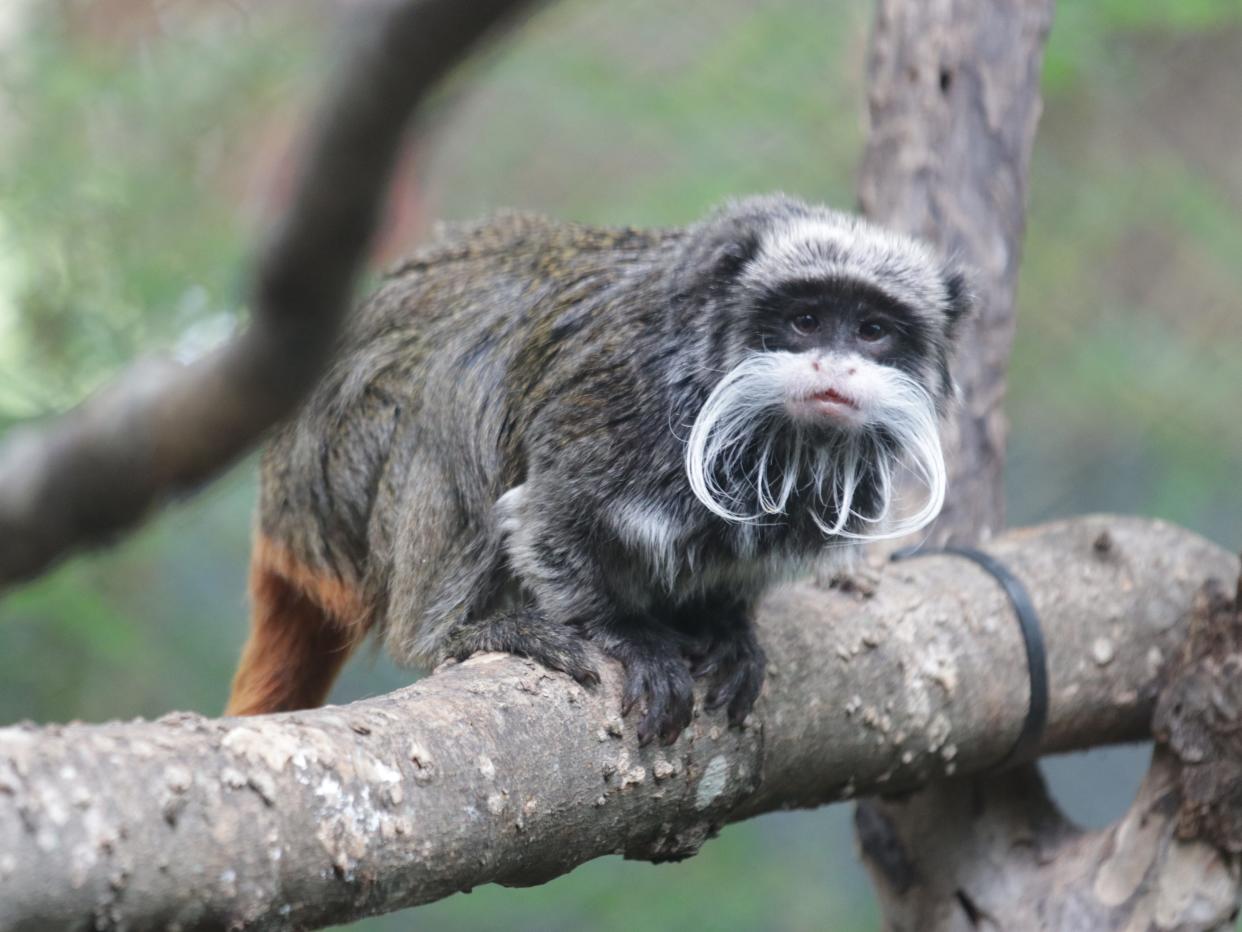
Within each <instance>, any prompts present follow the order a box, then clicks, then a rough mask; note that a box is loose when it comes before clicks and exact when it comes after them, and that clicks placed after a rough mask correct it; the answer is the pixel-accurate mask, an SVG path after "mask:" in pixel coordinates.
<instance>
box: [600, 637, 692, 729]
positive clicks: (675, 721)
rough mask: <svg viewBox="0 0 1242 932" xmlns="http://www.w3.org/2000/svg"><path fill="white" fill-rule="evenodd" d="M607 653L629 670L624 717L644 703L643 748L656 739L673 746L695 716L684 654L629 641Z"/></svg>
mask: <svg viewBox="0 0 1242 932" xmlns="http://www.w3.org/2000/svg"><path fill="white" fill-rule="evenodd" d="M605 650H607V652H608V653H609V654H611V655H612V656H614V657H616V658H617V659H618V660H620V661H621V663H622V665H623V666H624V667H625V691H624V692H623V693H622V696H621V714H622V715H629V714H630V710H631V709H633V708H634V707H635V706H636V705H638V704H639V701H640V700H641V702H642V706H643V714H642V718H641V719H639V722H638V743H639V745H640V746H641V745H647V744H650V743H651V739H652V738H654V737H656V735H659V736H660V743H662V744H672V743H673V742H674V741H676V740H677V736H678V735H680V734H681V733H682V731H683V730H684V729H685V727H686V726H687V725H689V724H690V717H691V715H692V714H693V713H694V680H692V679H691V678H690V671H689V670H688V669H687V668H686V663H685V661H684V660H683V659H682V656H681V651H680V650H678V649H677V648H676V646H671V645H669V644H667V643H665V642H663V641H645V640H636V641H625V642H623V643H621V644H616V645H612V646H611V647H607V648H605Z"/></svg>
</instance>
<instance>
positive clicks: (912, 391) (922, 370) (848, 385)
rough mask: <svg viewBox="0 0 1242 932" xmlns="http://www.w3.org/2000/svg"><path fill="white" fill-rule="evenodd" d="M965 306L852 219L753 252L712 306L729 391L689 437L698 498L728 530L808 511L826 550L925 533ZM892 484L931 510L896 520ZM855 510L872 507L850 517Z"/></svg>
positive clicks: (940, 281)
mask: <svg viewBox="0 0 1242 932" xmlns="http://www.w3.org/2000/svg"><path fill="white" fill-rule="evenodd" d="M963 292H964V287H963V284H962V280H961V277H960V275H958V274H957V273H956V272H955V271H952V270H947V269H946V267H945V265H944V263H942V262H941V261H939V260H938V259H936V258H935V257H934V256H933V254H931V253H930V251H929V250H927V249H926V247H924V246H922V245H921V244H919V243H917V242H916V241H913V240H910V239H907V238H905V237H899V236H896V235H893V234H890V233H887V232H885V231H881V230H879V229H878V228H875V227H872V226H870V225H867V224H865V223H863V222H862V221H859V220H857V219H856V218H853V217H848V216H846V215H839V214H835V213H832V212H828V211H822V212H818V213H814V212H813V213H811V214H809V215H807V216H798V217H795V218H792V219H786V220H784V221H782V222H779V223H776V224H774V225H772V226H770V227H769V228H767V229H765V230H763V231H761V232H760V233H759V234H758V235H756V236H754V237H753V241H752V247H751V250H750V254H749V255H748V256H747V257H746V258H745V260H744V261H743V262H742V263H740V264H739V268H738V270H737V273H736V276H735V277H734V279H733V280H732V282H731V283H730V285H729V289H728V291H727V292H726V294H727V295H728V297H727V299H726V300H724V301H722V302H721V303H720V305H718V307H719V309H720V311H721V322H722V325H723V326H724V327H725V328H726V329H727V330H728V331H729V335H728V336H727V337H726V338H723V339H720V340H719V341H718V343H717V345H718V346H720V347H721V352H722V354H723V355H725V356H726V359H724V360H722V364H720V365H719V368H720V369H723V370H724V371H725V375H724V376H723V377H722V378H721V379H720V380H719V382H718V383H717V384H716V385H715V386H714V387H713V388H712V391H711V393H710V395H709V397H708V399H707V401H706V403H705V404H704V405H703V407H702V409H701V411H700V412H699V413H698V416H697V418H696V420H695V422H694V426H693V429H692V431H691V435H690V442H689V445H688V449H687V457H686V466H687V474H688V476H689V478H690V483H691V487H692V488H693V489H694V492H695V494H696V496H697V497H698V498H699V499H700V501H702V502H703V503H704V504H705V505H706V506H707V507H708V508H709V509H710V510H712V511H713V512H715V513H716V514H718V515H720V516H721V517H725V518H728V519H729V520H734V521H746V520H771V519H770V516H771V515H777V514H783V513H785V512H786V511H787V509H788V508H791V507H794V506H795V505H802V506H806V507H809V508H810V509H811V512H812V515H813V517H814V518H815V520H816V522H817V523H818V524H819V526H820V527H821V529H822V530H823V531H824V532H825V533H826V534H830V535H835V536H844V537H860V538H875V537H884V536H896V535H898V534H903V533H908V532H910V531H911V530H914V529H916V528H918V527H921V526H923V525H925V524H927V523H928V522H930V521H931V520H932V519H933V518H934V517H935V516H936V514H937V513H938V512H939V510H940V507H941V504H942V502H943V498H944V491H945V488H944V487H945V468H944V459H943V456H942V454H941V449H940V440H939V424H938V409H939V407H941V405H942V404H943V402H944V400H945V399H946V398H947V396H948V395H949V393H950V385H951V383H950V379H949V374H948V362H947V360H948V350H949V344H950V342H951V340H952V335H953V330H954V326H955V323H956V319H957V317H958V315H959V314H960V311H961V310H962V309H963V308H964V305H965V297H964V294H963ZM902 473H907V474H909V475H910V476H912V477H913V478H914V480H915V481H916V483H917V484H919V485H922V486H923V487H924V488H925V490H926V493H927V494H926V498H925V500H924V502H923V504H922V506H921V507H919V508H917V509H915V510H913V512H912V513H906V514H902V515H897V514H896V511H897V510H896V509H893V508H890V505H892V504H893V500H894V498H895V495H896V491H897V488H898V486H900V485H904V484H906V483H902V482H900V481H899V479H900V477H901V474H902ZM863 501H866V502H871V503H876V504H875V507H874V508H869V509H868V510H867V511H866V513H863V512H860V511H859V510H857V505H858V503H860V502H863Z"/></svg>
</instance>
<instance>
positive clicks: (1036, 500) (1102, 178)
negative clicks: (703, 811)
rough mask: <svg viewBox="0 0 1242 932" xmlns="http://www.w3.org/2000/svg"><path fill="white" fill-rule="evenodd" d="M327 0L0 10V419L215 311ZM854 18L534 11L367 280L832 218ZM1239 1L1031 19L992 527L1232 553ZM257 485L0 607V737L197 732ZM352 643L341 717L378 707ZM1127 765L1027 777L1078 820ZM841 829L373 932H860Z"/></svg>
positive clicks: (419, 166)
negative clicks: (366, 703) (170, 718)
mask: <svg viewBox="0 0 1242 932" xmlns="http://www.w3.org/2000/svg"><path fill="white" fill-rule="evenodd" d="M350 5H351V4H350V3H348V2H344V0H339V2H337V3H335V4H334V3H330V2H327V0H317V2H313V3H312V2H302V3H292V2H287V0H286V2H279V3H277V2H270V0H269V2H267V3H261V2H258V0H250V2H242V0H200V2H170V0H95V2H72V0H55V2H52V0H45V2H38V3H36V2H33V0H31V2H19V0H6V2H5V3H4V4H3V5H0V430H3V429H5V428H7V427H9V426H11V425H12V424H14V423H17V422H19V421H22V420H26V419H31V418H38V417H41V416H45V415H47V414H49V413H51V412H55V411H57V410H60V409H62V408H64V407H66V406H68V405H70V404H72V403H73V402H74V401H75V400H77V399H79V398H81V397H82V396H83V395H84V394H85V393H86V392H88V391H89V390H91V389H92V388H93V387H95V386H97V385H99V384H100V383H101V382H103V381H104V380H105V379H106V378H107V377H108V375H109V374H110V373H111V372H113V371H115V370H116V369H117V368H118V367H119V366H121V365H123V364H124V363H125V361H126V360H129V359H131V358H133V357H135V356H137V355H140V354H142V353H144V352H151V351H168V350H171V351H174V352H176V353H178V354H181V355H183V356H192V355H194V354H195V353H197V352H201V351H202V349H203V348H204V347H206V346H210V345H211V344H212V343H213V342H215V341H217V340H219V339H221V338H222V337H223V336H224V335H225V334H227V333H228V332H229V330H230V328H231V327H232V326H233V323H234V321H235V320H237V319H239V318H240V317H241V316H242V315H243V314H244V309H242V308H241V307H239V304H238V302H239V294H240V292H241V287H240V286H241V282H242V281H243V280H244V275H245V270H246V256H247V250H248V247H249V245H250V244H251V243H252V242H253V239H254V236H255V234H256V231H258V230H259V229H261V226H262V222H263V219H264V218H265V217H270V215H271V213H272V211H273V209H274V208H275V207H276V206H277V205H278V204H279V202H280V199H281V197H282V192H283V191H284V189H285V179H286V176H287V172H288V168H289V160H290V153H291V152H292V151H293V150H294V148H295V146H296V139H297V132H298V130H297V127H298V125H299V120H300V118H301V117H302V116H303V114H304V109H305V107H306V105H307V103H308V101H309V100H310V99H311V97H312V95H313V93H314V90H315V89H316V87H318V86H319V84H320V82H321V81H322V80H323V78H324V73H325V69H324V67H323V64H322V63H323V62H324V60H325V49H327V48H329V47H330V45H331V42H330V38H331V36H332V35H333V32H334V27H335V26H336V24H337V22H338V18H339V17H340V16H341V15H348V14H349V12H350V9H349V8H350ZM870 13H871V8H870V4H869V3H865V2H845V0H831V2H826V0H767V2H763V3H760V2H758V0H682V2H681V3H678V4H668V3H659V2H656V0H612V2H602V0H565V2H561V3H555V4H552V5H550V6H549V7H547V8H546V9H544V10H543V11H542V12H541V13H539V14H538V15H537V16H535V17H533V18H532V19H531V20H530V21H529V22H527V23H525V24H524V25H523V26H522V27H521V28H520V29H519V30H518V31H517V32H516V33H515V34H514V35H513V36H511V37H510V39H509V41H507V42H506V43H505V44H504V45H503V46H502V47H501V48H499V49H497V50H496V51H495V52H493V53H491V54H489V55H488V56H486V58H485V60H483V61H481V62H479V63H477V64H476V65H474V66H473V67H471V68H470V69H469V71H468V73H467V74H466V75H464V76H463V77H462V78H461V79H459V80H457V81H456V82H455V83H454V84H453V85H452V86H451V87H450V88H449V89H448V91H447V92H446V93H445V94H443V95H442V98H441V100H440V104H439V106H438V107H437V108H436V111H435V113H434V114H433V115H432V118H431V119H429V120H428V122H427V125H426V132H425V133H424V134H423V136H422V137H421V138H420V140H419V141H418V143H417V144H416V145H415V147H414V148H413V151H412V154H411V156H410V158H409V160H408V164H407V166H406V169H405V172H404V175H403V178H402V181H401V183H400V185H399V187H398V191H397V194H396V196H395V198H394V202H393V207H392V210H391V212H390V217H389V221H388V225H387V232H386V234H385V237H384V240H383V244H382V248H381V253H382V257H387V258H392V257H395V256H396V255H399V254H400V253H401V252H402V251H403V250H404V249H407V248H408V247H409V246H410V245H411V244H412V243H413V242H415V241H417V239H418V238H419V237H420V236H421V235H422V234H423V233H424V231H425V230H426V229H427V227H428V226H429V224H430V223H431V222H432V221H433V220H435V219H436V218H463V217H471V216H476V215H479V214H481V213H485V212H487V211H488V210H490V209H492V208H495V207H499V206H519V207H533V208H537V209H540V210H543V211H546V212H549V213H552V214H556V215H560V216H565V217H572V218H576V219H580V220H587V221H597V222H606V223H633V224H641V225H649V224H664V223H682V222H685V221H688V220H691V219H693V218H696V217H698V216H700V215H701V214H703V213H704V211H705V210H707V209H708V208H709V207H711V206H712V205H713V204H715V203H716V202H718V201H719V200H721V199H722V198H724V197H726V196H728V195H733V194H740V193H747V192H754V191H766V190H773V189H783V190H786V191H789V192H791V193H795V194H797V195H800V196H803V197H806V198H808V199H815V200H822V201H827V202H829V203H832V204H835V205H839V206H850V205H851V204H852V203H853V195H852V191H853V178H854V172H855V166H856V163H857V160H858V156H859V154H860V152H861V147H862V143H863V140H864V136H865V105H864V101H865V87H864V84H863V74H864V70H865V62H866V42H867V28H868V25H869V18H870ZM1239 60H1242V2H1240V0H1182V2H1178V3H1171V2H1170V3H1147V2H1126V0H1107V2H1104V0H1097V2H1093V3H1089V4H1088V3H1064V4H1061V9H1060V10H1058V19H1057V22H1056V24H1055V26H1054V29H1053V32H1052V36H1051V40H1050V44H1049V48H1048V59H1047V66H1046V76H1045V81H1044V89H1045V95H1046V102H1045V114H1044V118H1043V123H1042V126H1041V129H1040V134H1039V139H1038V142H1037V144H1036V151H1035V158H1034V164H1033V169H1032V183H1031V212H1030V222H1029V227H1028V234H1027V247H1026V257H1025V262H1024V267H1023V273H1022V279H1021V284H1020V306H1021V312H1020V317H1019V328H1018V338H1017V345H1016V349H1015V356H1014V363H1013V369H1012V377H1011V380H1010V396H1009V399H1008V410H1009V413H1010V415H1011V418H1012V430H1011V434H1010V451H1011V453H1010V464H1009V471H1008V482H1009V486H1008V490H1009V505H1010V520H1011V523H1014V524H1025V523H1032V522H1036V521H1041V520H1045V519H1048V518H1053V517H1057V516H1061V515H1068V514H1075V513H1079V512H1084V511H1099V510H1113V511H1124V512H1135V513H1140V514H1147V515H1157V516H1160V517H1163V518H1167V519H1169V520H1172V521H1176V522H1178V523H1181V524H1184V525H1186V526H1189V527H1191V528H1194V529H1196V530H1198V531H1200V532H1201V533H1203V534H1205V535H1207V536H1208V537H1211V538H1213V539H1214V540H1216V541H1218V542H1219V543H1221V544H1223V545H1225V546H1227V547H1231V548H1237V547H1238V546H1239V544H1240V543H1242V494H1240V493H1239V491H1238V487H1239V477H1240V476H1242V416H1240V415H1239V407H1238V405H1239V393H1240V390H1242V297H1240V296H1242V105H1240V104H1239V101H1240V100H1242V72H1239V71H1238V68H1237V64H1236V63H1237V62H1238V61H1239ZM253 500H254V481H253V464H252V463H247V464H244V465H243V466H241V467H239V468H237V469H235V470H234V471H233V472H232V473H231V474H230V475H229V476H227V477H226V478H224V479H223V480H222V481H220V482H219V483H217V484H216V485H215V486H213V487H212V488H210V489H209V490H207V491H206V492H204V493H203V494H201V495H199V496H198V497H196V498H195V499H194V500H193V501H191V502H188V503H185V504H184V505H180V506H177V507H174V508H172V509H170V510H169V511H168V512H166V513H165V514H163V515H162V516H160V517H159V519H158V520H156V521H154V522H153V523H152V524H151V525H150V526H149V527H147V528H146V529H144V530H143V531H142V532H141V533H139V534H137V535H136V536H134V537H133V538H131V539H128V540H127V541H125V542H124V543H123V544H122V545H120V546H118V547H116V548H114V549H112V550H110V551H107V552H104V553H101V554H98V555H91V556H88V557H82V558H78V559H74V560H72V561H70V562H68V563H67V564H65V565H64V566H62V567H61V568H59V569H58V570H57V571H56V572H54V573H52V574H50V575H49V576H48V577H46V578H45V579H43V580H40V581H39V582H37V583H35V584H32V585H29V586H26V587H24V588H22V589H19V590H17V591H15V592H12V593H9V594H6V595H5V597H4V598H3V600H2V601H0V723H6V722H11V721H15V720H20V719H25V718H30V719H34V720H36V721H61V720H67V719H75V718H76V719H85V720H88V721H98V720H103V719H109V718H126V717H131V716H135V715H143V716H157V715H160V714H161V713H163V712H166V711H168V710H170V709H174V708H176V709H195V710H198V711H201V712H204V713H208V714H213V713H216V712H218V711H219V709H220V708H221V706H222V704H223V701H224V698H225V692H226V688H227V684H228V680H229V677H230V675H231V672H232V665H233V662H234V659H235V656H236V653H237V650H238V648H239V646H240V644H241V641H242V638H243V636H244V632H245V623H246V622H245V603H244V594H243V588H244V578H245V563H246V557H247V547H248V541H247V539H248V528H249V512H250V509H251V506H252V503H253ZM408 676H409V675H408V674H406V673H403V672H401V671H398V670H395V669H393V668H392V667H391V666H390V665H389V664H388V663H387V662H386V661H384V660H383V659H382V658H380V657H377V656H375V655H374V654H370V655H364V656H362V657H360V658H358V659H357V660H356V661H355V662H354V663H352V664H351V666H350V668H349V670H348V671H347V674H346V676H345V677H344V679H343V681H342V683H341V684H340V687H339V688H338V689H337V691H336V693H335V698H336V699H337V700H341V701H344V700H348V699H353V698H357V697H360V696H364V695H368V694H373V693H378V692H383V691H386V690H388V689H390V688H392V687H394V686H396V685H398V684H402V683H404V682H407V681H408ZM1144 760H1145V758H1144V752H1143V750H1142V749H1120V750H1107V751H1099V752H1093V753H1092V754H1089V755H1081V756H1077V757H1073V758H1068V759H1056V760H1052V761H1048V762H1046V764H1045V769H1046V772H1047V773H1048V774H1049V777H1050V779H1051V781H1052V784H1053V787H1054V791H1055V792H1056V793H1057V795H1058V797H1059V798H1060V799H1061V801H1062V803H1063V804H1064V805H1065V806H1066V808H1067V809H1068V810H1069V812H1070V813H1071V814H1072V815H1073V816H1074V817H1076V818H1078V819H1080V820H1082V821H1084V822H1089V823H1093V824H1098V823H1101V822H1103V821H1106V820H1107V819H1108V818H1110V817H1112V816H1113V815H1115V814H1116V813H1117V812H1119V811H1120V810H1121V809H1122V808H1124V806H1125V804H1126V803H1127V801H1128V798H1127V797H1128V791H1129V789H1130V788H1132V787H1134V786H1135V785H1137V780H1138V775H1139V773H1140V772H1141V770H1142V768H1143V766H1144ZM849 815H850V813H849V810H848V808H846V807H841V806H838V807H831V808H828V809H825V810H821V811H817V812H806V813H789V814H781V815H776V816H770V817H766V818H763V819H759V820H756V821H753V822H750V823H747V824H744V825H739V826H734V827H732V828H729V829H727V830H726V831H725V832H724V833H723V834H722V836H721V837H720V838H719V839H717V840H716V841H714V842H711V843H709V844H708V845H707V846H706V847H705V849H704V850H703V852H702V854H701V855H700V856H698V857H696V858H694V859H691V860H690V861H688V862H684V863H682V864H677V865H665V866H661V867H658V868H656V867H652V866H650V865H643V864H630V863H626V862H622V861H619V860H617V859H604V860H601V861H597V862H594V863H592V864H589V865H587V866H585V867H583V868H581V869H579V870H578V871H576V872H575V873H574V874H572V875H570V876H569V877H566V878H562V879H560V880H557V881H555V882H553V883H551V884H548V885H547V886H544V887H541V888H537V889H532V890H522V891H507V890H500V889H497V888H486V889H480V890H478V891H476V892H475V893H473V894H471V895H469V896H457V897H454V898H452V899H450V900H447V901H444V902H442V903H438V904H435V905H433V906H429V907H424V908H422V909H419V910H415V911H411V912H407V913H404V914H400V915H398V916H392V917H386V918H380V919H375V920H371V921H369V922H366V923H360V924H358V925H357V926H355V927H354V928H359V929H367V930H372V932H374V930H382V929H393V930H396V929H422V928H427V929H462V930H467V929H487V928H498V927H504V928H506V929H532V930H533V929H539V930H545V929H580V928H582V929H614V928H616V929H621V928H626V929H629V928H650V929H672V928H680V927H684V926H690V925H693V926H695V927H697V928H704V929H738V930H742V929H759V928H763V929H790V930H793V929H823V928H829V929H845V930H848V929H854V928H871V927H873V926H874V925H875V923H876V914H875V910H874V906H873V905H872V903H871V899H870V895H869V892H868V890H867V887H866V882H865V879H864V877H863V875H862V872H861V870H860V868H859V867H858V866H857V865H856V863H855V859H854V855H853V851H852V841H851V838H850V834H849V828H848V824H849Z"/></svg>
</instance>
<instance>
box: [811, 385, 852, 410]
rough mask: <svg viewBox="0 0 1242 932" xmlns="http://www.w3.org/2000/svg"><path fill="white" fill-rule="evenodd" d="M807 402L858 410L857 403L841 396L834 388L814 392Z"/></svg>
mask: <svg viewBox="0 0 1242 932" xmlns="http://www.w3.org/2000/svg"><path fill="white" fill-rule="evenodd" d="M807 401H810V402H814V403H816V404H821V405H825V406H832V407H841V408H852V409H853V410H855V411H857V410H858V402H857V401H855V400H854V399H853V398H851V397H850V396H849V395H843V394H841V393H840V392H839V391H837V390H836V389H835V388H825V389H824V390H823V391H822V392H815V393H814V394H812V395H810V396H808V397H807Z"/></svg>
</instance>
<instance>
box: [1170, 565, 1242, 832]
mask: <svg viewBox="0 0 1242 932" xmlns="http://www.w3.org/2000/svg"><path fill="white" fill-rule="evenodd" d="M1240 594H1242V578H1240V579H1239V587H1238V590H1237V593H1235V596H1234V598H1232V599H1231V598H1229V597H1228V595H1227V594H1226V593H1225V592H1224V591H1223V590H1222V589H1221V588H1220V586H1219V585H1212V586H1209V587H1208V588H1207V589H1205V590H1204V593H1203V595H1202V598H1201V601H1200V605H1199V610H1198V611H1197V612H1196V615H1195V619H1194V621H1193V623H1192V624H1191V627H1190V636H1189V638H1188V639H1187V641H1186V646H1185V650H1184V651H1183V653H1182V656H1181V657H1180V658H1179V660H1178V662H1177V664H1176V669H1175V670H1174V671H1173V672H1172V674H1171V682H1170V685H1169V687H1168V688H1167V689H1165V690H1164V692H1162V693H1161V695H1160V701H1159V702H1158V703H1157V705H1156V712H1155V716H1154V718H1153V721H1152V730H1153V732H1154V733H1155V736H1156V739H1157V741H1159V742H1160V743H1161V744H1162V745H1164V746H1165V747H1166V748H1167V749H1168V750H1169V752H1170V753H1171V754H1172V755H1173V757H1174V758H1175V759H1176V760H1177V761H1178V762H1179V764H1180V765H1181V766H1180V774H1179V786H1180V789H1181V805H1180V808H1179V810H1178V829H1177V831H1178V837H1180V838H1182V839H1202V840H1204V841H1207V842H1209V843H1211V844H1213V845H1215V846H1216V847H1217V848H1219V849H1220V850H1222V851H1225V852H1229V853H1230V854H1238V853H1239V852H1242V606H1240V604H1239V603H1240V601H1242V600H1240V599H1239V597H1238V596H1239V595H1240Z"/></svg>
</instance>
